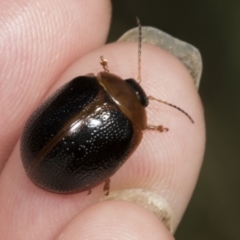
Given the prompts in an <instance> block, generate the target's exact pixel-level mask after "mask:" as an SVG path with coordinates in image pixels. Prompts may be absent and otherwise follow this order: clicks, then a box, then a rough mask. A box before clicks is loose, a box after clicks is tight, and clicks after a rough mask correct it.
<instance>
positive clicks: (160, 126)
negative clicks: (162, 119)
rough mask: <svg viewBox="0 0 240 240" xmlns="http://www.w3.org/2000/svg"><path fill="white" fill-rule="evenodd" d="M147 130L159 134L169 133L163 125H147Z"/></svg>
mask: <svg viewBox="0 0 240 240" xmlns="http://www.w3.org/2000/svg"><path fill="white" fill-rule="evenodd" d="M147 129H148V130H155V131H159V132H168V131H169V129H168V128H165V127H164V126H163V125H158V126H154V125H147Z"/></svg>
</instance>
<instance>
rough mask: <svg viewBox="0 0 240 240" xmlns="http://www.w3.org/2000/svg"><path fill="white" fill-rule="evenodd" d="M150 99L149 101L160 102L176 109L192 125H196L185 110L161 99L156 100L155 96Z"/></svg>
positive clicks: (149, 97)
mask: <svg viewBox="0 0 240 240" xmlns="http://www.w3.org/2000/svg"><path fill="white" fill-rule="evenodd" d="M148 99H149V100H155V101H158V102H160V103H163V104H166V105H168V106H170V107H173V108H176V109H177V110H178V111H180V112H182V113H183V114H184V115H185V116H187V117H188V119H189V120H190V121H191V122H192V123H194V121H193V119H192V117H191V116H190V115H189V114H188V113H187V112H185V111H184V110H183V109H181V108H180V107H178V106H176V105H173V104H171V103H168V102H165V101H163V100H161V99H157V98H155V97H153V96H148Z"/></svg>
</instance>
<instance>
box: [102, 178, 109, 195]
mask: <svg viewBox="0 0 240 240" xmlns="http://www.w3.org/2000/svg"><path fill="white" fill-rule="evenodd" d="M109 190H110V178H108V179H107V180H106V181H105V184H104V186H103V191H104V192H106V193H105V195H106V196H108V194H109Z"/></svg>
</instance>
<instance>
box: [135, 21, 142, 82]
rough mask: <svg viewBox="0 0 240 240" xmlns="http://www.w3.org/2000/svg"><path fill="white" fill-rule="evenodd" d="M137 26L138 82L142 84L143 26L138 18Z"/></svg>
mask: <svg viewBox="0 0 240 240" xmlns="http://www.w3.org/2000/svg"><path fill="white" fill-rule="evenodd" d="M136 21H137V25H138V78H137V82H138V83H140V82H141V81H142V77H141V53H142V25H141V22H140V19H139V18H138V17H136Z"/></svg>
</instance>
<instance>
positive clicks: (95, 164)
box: [21, 22, 192, 194]
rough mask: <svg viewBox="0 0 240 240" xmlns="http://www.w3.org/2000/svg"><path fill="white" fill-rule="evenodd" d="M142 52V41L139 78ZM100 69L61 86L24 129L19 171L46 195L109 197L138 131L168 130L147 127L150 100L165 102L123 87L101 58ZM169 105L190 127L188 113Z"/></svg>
mask: <svg viewBox="0 0 240 240" xmlns="http://www.w3.org/2000/svg"><path fill="white" fill-rule="evenodd" d="M138 25H139V33H140V34H141V26H140V23H139V22H138ZM140 36H141V35H140ZM139 39H141V37H139ZM140 49H141V41H140V42H139V76H140V53H141V51H140ZM101 64H102V65H103V68H104V70H105V71H104V72H100V73H99V74H98V75H97V76H94V75H93V74H89V75H86V76H80V77H76V78H75V79H73V80H72V81H70V82H69V83H67V84H65V85H64V86H63V87H62V88H60V89H59V90H58V91H56V92H55V93H54V94H53V95H52V96H51V97H50V98H48V99H47V100H46V101H45V102H44V103H43V104H42V105H41V106H40V107H39V108H38V109H36V110H35V112H34V113H33V114H32V116H31V117H30V118H29V120H28V121H27V123H26V125H25V127H24V130H23V134H22V137H21V158H22V162H23V166H24V168H25V171H26V173H27V175H28V176H29V178H30V179H31V180H32V181H33V182H34V183H35V184H36V185H37V186H39V187H41V188H43V189H45V190H48V191H51V192H55V193H74V192H80V191H84V190H89V192H90V191H91V188H93V187H94V186H97V185H99V184H100V183H102V182H105V185H104V190H105V191H106V194H108V192H109V181H110V180H109V178H110V177H111V176H112V175H113V174H114V173H115V172H116V171H117V170H118V169H119V167H120V166H121V165H122V164H123V163H124V162H125V160H126V159H127V158H128V157H129V156H130V155H131V154H132V153H133V152H134V150H135V149H136V148H137V147H138V145H139V143H140V141H141V139H142V131H143V130H145V129H147V128H149V129H154V130H158V131H165V130H166V131H167V130H168V129H166V128H163V127H162V126H151V125H147V116H146V110H145V107H146V106H148V100H149V99H153V100H157V101H160V102H163V101H161V100H158V99H155V98H153V97H147V96H146V94H145V92H144V91H143V89H142V88H141V86H140V85H139V83H138V82H137V81H135V80H134V79H127V80H125V81H124V80H122V79H121V78H120V77H118V76H116V75H114V74H111V73H109V71H108V67H107V62H106V60H105V59H103V57H102V58H101ZM139 80H140V77H139ZM139 82H140V81H139ZM163 103H166V102H163ZM166 104H168V103H166ZM168 105H170V106H173V107H175V108H177V109H178V110H180V111H182V112H183V113H184V114H186V115H187V116H188V117H189V118H190V120H191V121H192V119H191V117H190V116H189V115H188V114H187V113H186V112H184V111H183V110H181V109H179V108H178V107H176V106H174V105H172V104H168Z"/></svg>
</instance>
